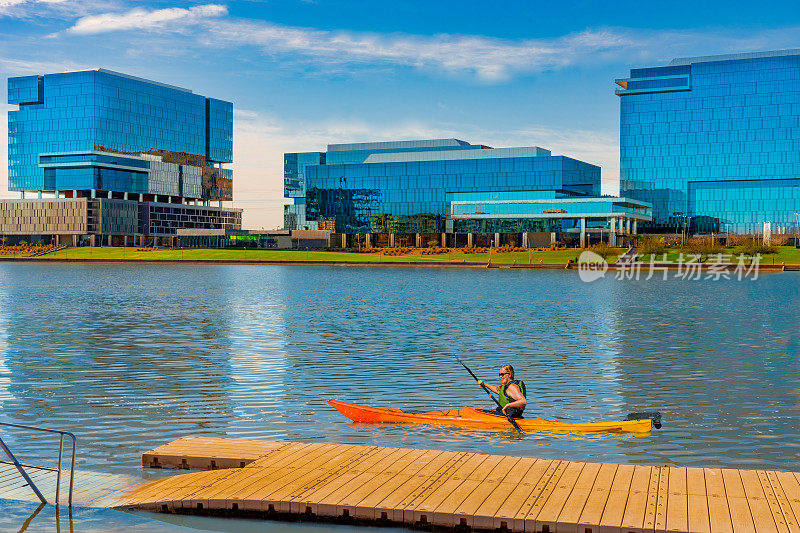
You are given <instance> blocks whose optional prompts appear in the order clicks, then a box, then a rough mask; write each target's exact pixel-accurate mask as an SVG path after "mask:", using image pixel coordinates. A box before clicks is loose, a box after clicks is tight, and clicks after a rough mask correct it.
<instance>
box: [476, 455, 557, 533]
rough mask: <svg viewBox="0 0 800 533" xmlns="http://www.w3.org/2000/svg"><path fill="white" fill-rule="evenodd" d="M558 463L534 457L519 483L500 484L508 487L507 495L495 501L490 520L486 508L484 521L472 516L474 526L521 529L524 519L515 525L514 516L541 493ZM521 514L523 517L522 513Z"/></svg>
mask: <svg viewBox="0 0 800 533" xmlns="http://www.w3.org/2000/svg"><path fill="white" fill-rule="evenodd" d="M560 463H561V461H555V460H552V459H535V460H534V462H533V463H532V464H531V465H530V466H529V467H528V470H527V471H526V472H525V475H524V476H522V477H521V478H520V482H519V483H517V484H515V485H513V486H509V484H506V485H505V486H504V485H503V484H501V488H502V487H504V488H506V489H508V490H507V491H506V493H507V494H508V495H507V496H506V497H505V498H504V499H501V500H500V501H499V502H497V503H498V505H497V509H496V510H495V511H494V515H492V519H491V520H489V518H488V516H489V514H490V512H489V510H488V509H487V512H486V517H487V518H486V521H485V522H480V521H479V520H478V517H477V516H476V517H475V518H473V524H476V526H475V527H479V526H478V525H477V524H481V526H480V527H485V528H486V529H490V530H495V529H510V530H512V531H521V529H519V526H524V519H523V521H522V522H520V523H519V524H518V525H515V524H517V523H516V522H515V517H516V516H519V515H520V514H521V508H522V507H523V505H525V504H526V503H527V502H529V501H530V502H531V504H530V505H533V501H535V499H536V497H537V496H538V494H539V493H541V490H542V488H543V487H544V485H545V483H547V480H549V479H550V477H551V476H552V475H553V473H554V472H555V471H556V469H557V467H558V465H559V464H560ZM529 508H530V507H529ZM522 516H523V518H524V515H522Z"/></svg>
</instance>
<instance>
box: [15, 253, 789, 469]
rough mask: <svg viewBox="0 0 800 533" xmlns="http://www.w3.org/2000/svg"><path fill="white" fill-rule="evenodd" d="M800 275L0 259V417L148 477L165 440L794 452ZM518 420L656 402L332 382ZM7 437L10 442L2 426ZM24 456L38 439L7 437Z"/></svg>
mask: <svg viewBox="0 0 800 533" xmlns="http://www.w3.org/2000/svg"><path fill="white" fill-rule="evenodd" d="M798 302H800V276H799V275H797V274H795V273H784V274H768V275H766V274H762V276H761V277H760V278H759V279H757V280H756V281H725V280H719V281H711V280H708V281H705V280H704V281H681V280H675V279H670V280H666V281H663V280H650V281H647V282H646V281H630V280H626V281H616V280H614V279H611V278H608V277H607V278H606V279H602V280H600V281H597V282H594V283H590V284H587V283H582V282H580V281H579V279H578V277H577V275H576V273H574V272H566V271H521V270H486V269H457V268H452V269H432V268H352V267H351V268H347V267H291V266H287V267H281V266H247V265H241V266H199V267H198V266H184V265H158V266H156V265H49V264H43V265H42V264H36V265H22V264H0V405H2V413H1V416H0V420H3V421H9V422H17V423H22V424H32V425H42V426H47V427H52V428H64V429H69V430H71V431H73V432H74V433H76V435H77V436H78V438H79V467H80V468H82V469H92V470H100V471H109V472H122V473H128V474H137V473H139V472H141V468H140V460H141V459H140V455H141V452H142V451H144V450H147V449H149V448H152V447H155V446H158V445H160V444H163V443H165V442H167V441H170V440H172V439H175V438H177V437H180V436H183V435H187V434H193V435H208V436H220V437H250V438H263V439H291V440H304V441H311V440H314V441H325V442H336V443H357V444H378V445H384V446H393V445H399V446H413V447H421V448H442V449H452V450H468V451H481V452H490V453H491V452H497V453H506V454H514V455H526V456H533V457H552V458H566V459H577V460H593V461H606V462H619V463H642V464H679V465H703V466H729V467H750V468H755V467H758V468H780V469H794V470H797V469H800V441H799V440H798V438H797V435H798V432H799V431H800V406H799V404H800V373H799V372H798V371H800V368H799V366H800V365H799V364H798V356H799V353H798V351H799V350H798V347H799V346H800V310H798ZM454 355H458V356H459V357H461V358H462V359H463V360H464V361H465V362H466V363H467V364H468V365H470V366H471V367H472V368H473V370H475V371H476V373H478V374H479V375H480V376H481V377H483V378H485V379H487V380H496V379H497V367H498V366H499V365H500V364H502V363H505V362H510V363H511V364H513V365H514V366H515V368H516V369H517V374H518V377H521V378H522V379H524V380H525V382H526V383H527V385H528V390H529V407H528V410H527V411H526V415H528V416H531V415H534V414H539V415H541V416H545V417H553V418H559V419H563V420H569V421H589V420H602V419H618V418H620V417H622V416H624V415H625V414H626V413H629V412H632V411H643V410H659V411H661V412H662V413H663V416H664V427H663V428H662V429H661V430H659V431H654V432H653V433H652V434H651V435H649V436H625V435H605V436H579V435H560V436H559V435H541V434H539V435H526V436H524V437H519V436H517V435H516V434H515V433H513V432H512V431H508V432H503V431H501V432H476V431H472V430H463V429H454V428H438V427H435V428H426V427H421V426H412V427H404V426H387V427H375V426H373V427H363V426H361V427H359V426H355V425H352V424H350V423H349V422H348V420H346V419H345V418H344V417H342V416H341V415H340V414H339V413H337V412H336V411H334V410H333V409H331V408H330V407H329V406H328V404H327V403H325V399H326V398H337V399H341V400H345V401H354V402H358V403H362V404H367V405H376V406H384V407H402V408H408V409H415V410H421V409H422V410H424V409H439V408H448V407H463V406H476V405H482V406H488V405H489V404H488V402H489V399H488V398H487V397H486V396H485V394H484V393H483V392H482V391H481V390H480V389H478V388H477V386H476V384H475V383H474V381H472V378H470V376H469V375H468V374H466V373H465V372H464V370H463V369H462V368H461V367H460V366H458V364H457V363H456V362H455V360H454V358H453V356H454ZM4 438H5V437H4ZM10 441H11V442H12V444H13V446H14V449H15V450H19V453H20V455H23V456H25V457H26V458H35V457H36V456H39V455H46V454H47V455H49V452H50V450H51V447H48V446H46V444H47V442H45V441H42V440H41V439H39V440H22V439H20V438H19V437H17V436H12V437H11V438H10Z"/></svg>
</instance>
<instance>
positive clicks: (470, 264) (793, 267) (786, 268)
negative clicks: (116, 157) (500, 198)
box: [0, 257, 800, 272]
mask: <svg viewBox="0 0 800 533" xmlns="http://www.w3.org/2000/svg"><path fill="white" fill-rule="evenodd" d="M0 263H94V264H113V263H137V264H139V263H141V264H169V265H179V264H192V265H287V266H314V265H321V266H374V267H417V266H418V267H430V268H442V267H444V268H447V267H453V268H492V269H515V270H516V269H522V270H580V268H578V267H577V266H576V264H575V263H572V264H567V263H539V264H520V263H517V264H514V263H485V262H479V261H461V262H458V261H357V260H339V261H337V260H313V259H312V260H298V259H291V260H275V259H264V260H257V259H130V258H46V257H0ZM637 264H638V265H639V267H638V270H639V271H641V272H649V269H650V267H651V266H652V267H653V270H654V271H655V270H656V269H658V270H664V269H665V270H669V271H672V270H678V269H681V268H683V269H687V267H686V263H683V264H681V263H652V264H651V263H637ZM737 266H739V265H738V264H737V263H710V264H709V263H697V264H692V266H691V268H693V269H697V270H699V271H701V272H707V271H710V270H724V271H731V270H734V269H736V268H737ZM747 266H748V267H749V265H747ZM602 268H603V267H602V265H596V266H595V268H594V270H599V269H602ZM606 268H607V269H608V270H614V271H617V270H628V271H636V270H637V268H631V265H630V264H627V263H622V264H619V263H608V264H607V265H606ZM758 270H759V271H767V272H796V271H800V264H788V265H786V264H763V263H762V264H759V267H758Z"/></svg>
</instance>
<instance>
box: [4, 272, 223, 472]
mask: <svg viewBox="0 0 800 533" xmlns="http://www.w3.org/2000/svg"><path fill="white" fill-rule="evenodd" d="M2 276H3V284H2V286H0V294H2V296H0V306H1V307H0V316H1V317H2V318H1V319H0V339H2V341H0V342H2V344H1V345H0V347H2V351H0V364H2V365H3V366H2V367H0V368H2V369H3V374H2V379H3V382H2V385H3V387H2V389H0V395H2V396H1V397H2V398H3V400H2V412H3V416H4V419H5V420H8V421H11V422H17V423H22V424H28V425H38V426H43V427H48V428H58V429H66V430H69V431H72V432H74V433H75V434H76V435H77V437H78V447H79V461H80V463H81V464H80V466H81V468H97V467H100V466H101V465H102V467H103V468H102V469H103V470H114V469H116V468H117V467H120V468H123V469H130V468H131V467H132V466H133V465H135V464H136V463H138V461H139V454H140V453H141V451H143V450H145V449H147V448H149V447H152V446H155V445H158V444H161V443H163V442H165V441H167V440H170V439H172V438H177V437H179V436H182V435H185V434H218V435H223V434H224V433H225V429H226V427H227V426H228V425H229V423H230V420H231V418H232V417H233V413H234V410H235V406H234V405H233V399H232V397H231V392H230V389H231V384H232V383H233V377H232V375H231V374H232V370H231V363H230V359H231V339H230V324H229V323H228V322H227V320H228V316H229V314H228V313H226V312H224V310H222V312H221V310H220V309H219V302H218V301H215V300H214V299H212V298H209V297H208V293H209V292H210V291H217V290H219V285H220V278H219V272H218V271H216V270H209V271H208V272H206V273H205V275H204V276H197V275H196V273H194V272H193V271H191V270H187V269H185V268H173V267H169V266H158V267H155V266H145V265H134V266H130V267H121V266H118V265H115V266H105V265H100V266H96V265H79V266H74V267H73V266H70V267H68V268H67V269H66V270H65V268H64V267H63V266H59V265H36V266H29V265H17V264H15V265H3V268H2ZM11 442H12V443H13V444H14V445H15V446H16V449H19V450H24V453H23V452H20V454H21V455H23V456H24V457H26V458H31V457H40V456H42V455H44V456H45V457H47V458H50V459H52V458H53V456H54V453H56V452H55V451H54V450H55V449H56V448H54V447H53V445H52V444H50V443H48V442H46V441H43V440H42V439H38V440H33V439H24V440H23V439H21V436H17V435H14V436H12V440H11Z"/></svg>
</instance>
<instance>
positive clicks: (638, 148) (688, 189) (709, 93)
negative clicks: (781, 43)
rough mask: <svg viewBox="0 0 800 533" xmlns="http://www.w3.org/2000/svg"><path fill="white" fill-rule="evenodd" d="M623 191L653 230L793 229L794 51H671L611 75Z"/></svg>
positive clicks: (798, 82)
mask: <svg viewBox="0 0 800 533" xmlns="http://www.w3.org/2000/svg"><path fill="white" fill-rule="evenodd" d="M616 83H617V84H618V85H619V86H620V87H621V88H619V89H617V91H616V93H617V94H618V95H619V96H620V164H621V174H620V186H621V190H622V195H623V196H630V197H632V198H638V199H640V200H644V201H645V202H648V203H651V204H652V206H653V221H652V224H649V225H648V226H649V229H652V230H655V231H665V232H673V231H676V228H679V227H680V226H682V225H683V224H684V223H688V225H689V226H690V228H691V230H692V231H694V232H703V233H706V232H727V233H738V234H744V233H760V232H761V231H762V230H763V228H764V224H765V223H769V224H770V226H771V231H772V232H773V233H775V232H778V233H780V232H794V231H795V228H796V227H797V225H798V216H797V215H796V213H798V212H800V50H784V51H775V52H762V53H746V54H734V55H722V56H708V57H693V58H684V59H674V60H672V61H671V62H670V63H669V64H668V65H666V66H660V67H650V68H638V69H632V70H631V71H630V77H628V78H624V79H618V80H616Z"/></svg>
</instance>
